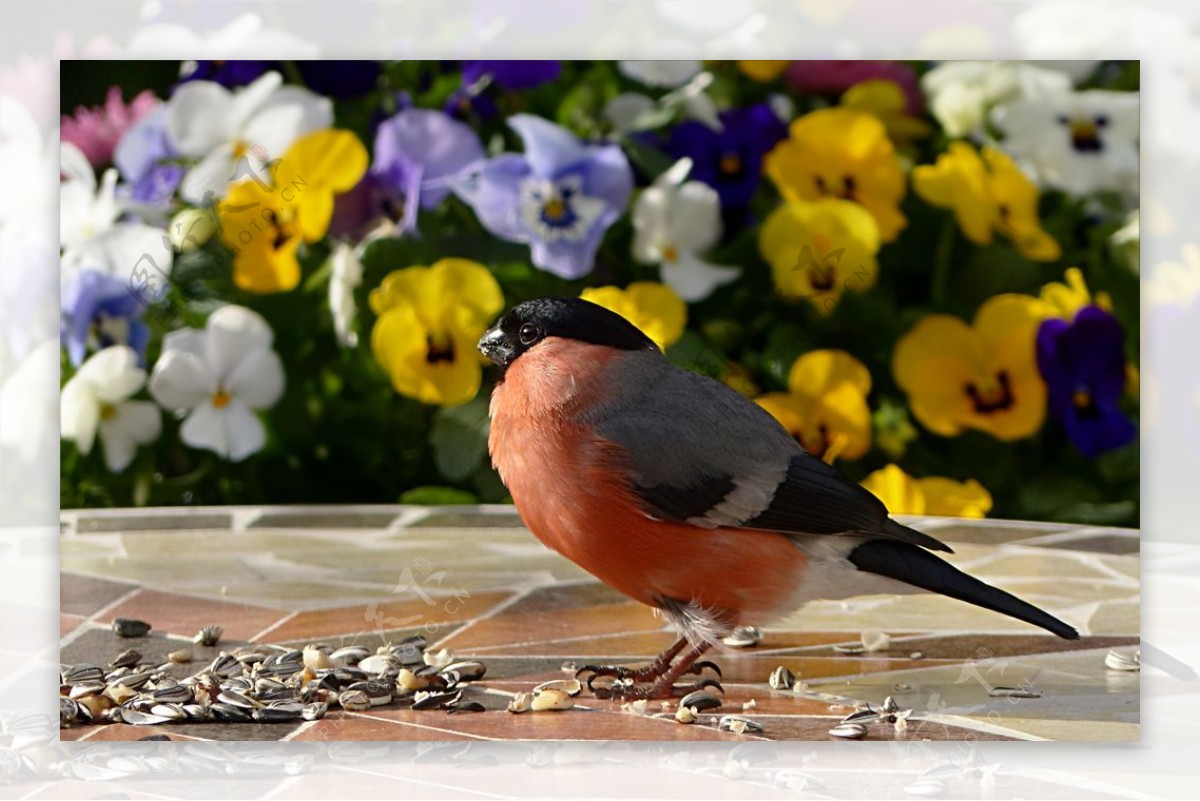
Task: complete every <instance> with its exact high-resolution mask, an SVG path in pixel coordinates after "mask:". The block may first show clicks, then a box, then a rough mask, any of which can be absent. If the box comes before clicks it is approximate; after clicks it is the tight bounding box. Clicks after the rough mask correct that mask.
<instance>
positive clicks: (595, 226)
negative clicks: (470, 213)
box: [453, 114, 633, 279]
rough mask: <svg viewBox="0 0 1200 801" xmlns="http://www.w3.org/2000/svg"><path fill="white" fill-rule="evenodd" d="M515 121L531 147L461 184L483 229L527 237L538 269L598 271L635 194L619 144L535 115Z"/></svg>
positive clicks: (572, 274) (568, 274) (564, 273)
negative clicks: (600, 253) (584, 138)
mask: <svg viewBox="0 0 1200 801" xmlns="http://www.w3.org/2000/svg"><path fill="white" fill-rule="evenodd" d="M508 124H509V125H510V126H511V127H512V128H513V130H515V131H516V132H517V134H518V135H519V136H520V137H521V141H522V142H523V143H524V144H525V152H524V153H521V154H516V153H505V154H503V155H500V156H497V157H495V158H492V159H490V160H488V161H487V162H485V163H484V164H483V165H482V166H481V167H480V169H478V170H476V171H473V172H472V173H471V174H470V175H469V176H460V177H459V178H458V179H456V180H455V182H454V187H453V188H454V191H455V192H456V193H457V194H458V195H459V196H460V197H461V198H462V199H463V200H465V201H466V202H467V203H469V204H470V205H471V207H472V208H473V209H475V213H476V214H477V215H478V216H479V221H480V222H481V223H483V227H484V228H486V229H487V230H489V231H491V232H492V233H493V234H495V235H496V236H498V237H500V238H501V239H507V240H509V241H510V242H526V243H528V244H529V246H530V249H531V251H532V260H533V263H534V265H535V266H537V267H538V268H540V269H542V270H546V271H547V272H551V273H553V274H555V275H557V276H560V277H562V278H568V279H575V278H579V277H580V276H583V275H586V274H588V273H589V272H591V270H592V266H593V261H594V259H595V256H596V250H597V249H598V248H599V247H600V240H601V239H602V238H603V237H604V232H605V231H606V230H607V229H608V227H609V226H610V225H612V224H613V222H615V221H616V219H617V218H618V217H620V216H621V213H622V212H623V211H624V209H625V206H626V204H628V202H629V196H630V194H631V193H632V192H633V171H632V170H631V169H630V167H629V162H628V161H627V160H626V158H625V154H624V153H623V152H622V151H621V148H620V147H619V146H617V145H613V144H606V145H590V144H586V143H584V142H581V141H579V140H578V139H577V138H575V136H574V135H573V134H572V133H571V132H570V131H568V130H566V129H565V128H561V127H559V126H557V125H555V124H554V123H552V122H549V121H547V120H544V119H542V118H541V117H534V116H532V115H529V114H516V115H513V116H512V117H511V118H510V119H509V121H508Z"/></svg>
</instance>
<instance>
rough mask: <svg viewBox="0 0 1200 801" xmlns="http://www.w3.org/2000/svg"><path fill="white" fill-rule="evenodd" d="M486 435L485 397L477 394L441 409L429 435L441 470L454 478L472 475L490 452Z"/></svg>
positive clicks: (446, 475)
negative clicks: (477, 396)
mask: <svg viewBox="0 0 1200 801" xmlns="http://www.w3.org/2000/svg"><path fill="white" fill-rule="evenodd" d="M487 437H488V403H487V400H486V399H484V398H475V399H474V400H472V401H469V402H467V403H464V404H462V405H461V406H448V407H445V408H443V409H439V410H438V412H437V414H436V415H434V418H433V430H432V431H431V432H430V435H429V443H430V444H431V445H432V446H433V459H434V462H436V463H437V467H438V470H439V471H440V472H441V474H442V475H443V476H445V477H446V478H448V479H450V480H451V481H461V480H463V479H465V478H467V477H468V476H470V475H471V474H472V473H474V472H475V471H476V469H478V468H479V465H480V463H481V462H482V461H483V457H484V456H485V455H486V454H487Z"/></svg>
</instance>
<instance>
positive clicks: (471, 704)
mask: <svg viewBox="0 0 1200 801" xmlns="http://www.w3.org/2000/svg"><path fill="white" fill-rule="evenodd" d="M464 712H467V713H470V712H487V707H486V706H484V705H483V704H481V703H479V702H478V701H467V702H466V703H465V704H462V703H459V704H452V705H450V706H448V707H446V713H447V714H450V715H458V714H461V713H464Z"/></svg>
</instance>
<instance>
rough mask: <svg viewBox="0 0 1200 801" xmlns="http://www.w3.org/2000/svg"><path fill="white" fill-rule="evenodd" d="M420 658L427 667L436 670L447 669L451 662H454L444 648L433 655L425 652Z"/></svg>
mask: <svg viewBox="0 0 1200 801" xmlns="http://www.w3.org/2000/svg"><path fill="white" fill-rule="evenodd" d="M421 658H422V659H423V660H424V661H425V664H427V665H429V666H430V667H434V668H437V669H438V670H441V669H442V668H444V667H447V666H448V665H449V664H450V663H451V662H453V661H454V659H453V657H451V656H450V652H449V651H448V650H446V649H445V648H443V649H442V650H440V651H436V652H434V653H429V652H428V651H426V652H425V653H424V654H422V656H421Z"/></svg>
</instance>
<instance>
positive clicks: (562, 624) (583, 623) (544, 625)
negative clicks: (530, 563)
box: [445, 602, 664, 653]
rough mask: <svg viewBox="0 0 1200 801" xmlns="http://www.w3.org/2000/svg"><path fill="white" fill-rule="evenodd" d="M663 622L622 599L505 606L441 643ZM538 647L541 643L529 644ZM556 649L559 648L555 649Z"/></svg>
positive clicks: (504, 640) (582, 633)
mask: <svg viewBox="0 0 1200 801" xmlns="http://www.w3.org/2000/svg"><path fill="white" fill-rule="evenodd" d="M663 626H664V623H663V621H662V620H661V619H660V618H657V617H655V615H654V612H653V611H652V610H651V609H650V608H649V607H647V606H643V605H641V604H638V603H633V602H625V603H618V604H604V605H601V606H581V605H572V606H568V607H566V608H563V609H552V608H546V609H536V610H532V611H520V610H518V611H514V610H513V608H512V607H508V608H505V609H504V610H503V611H502V612H500V613H499V614H497V615H493V616H492V617H489V618H488V619H486V620H482V621H480V622H478V623H476V624H474V625H472V626H469V627H467V628H465V629H464V630H462V631H461V632H459V633H457V634H456V635H455V636H454V637H453V638H452V639H451V640H448V641H447V642H446V643H445V645H446V647H447V648H453V649H458V650H465V649H472V648H494V647H496V646H513V645H517V644H525V643H545V642H547V641H552V640H560V639H567V638H580V637H590V636H599V635H608V634H620V633H625V632H644V631H657V630H660V629H662V628H663ZM528 650H532V651H535V652H536V651H540V650H542V649H541V646H533V647H532V648H531V649H528ZM556 653H560V652H556Z"/></svg>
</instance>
